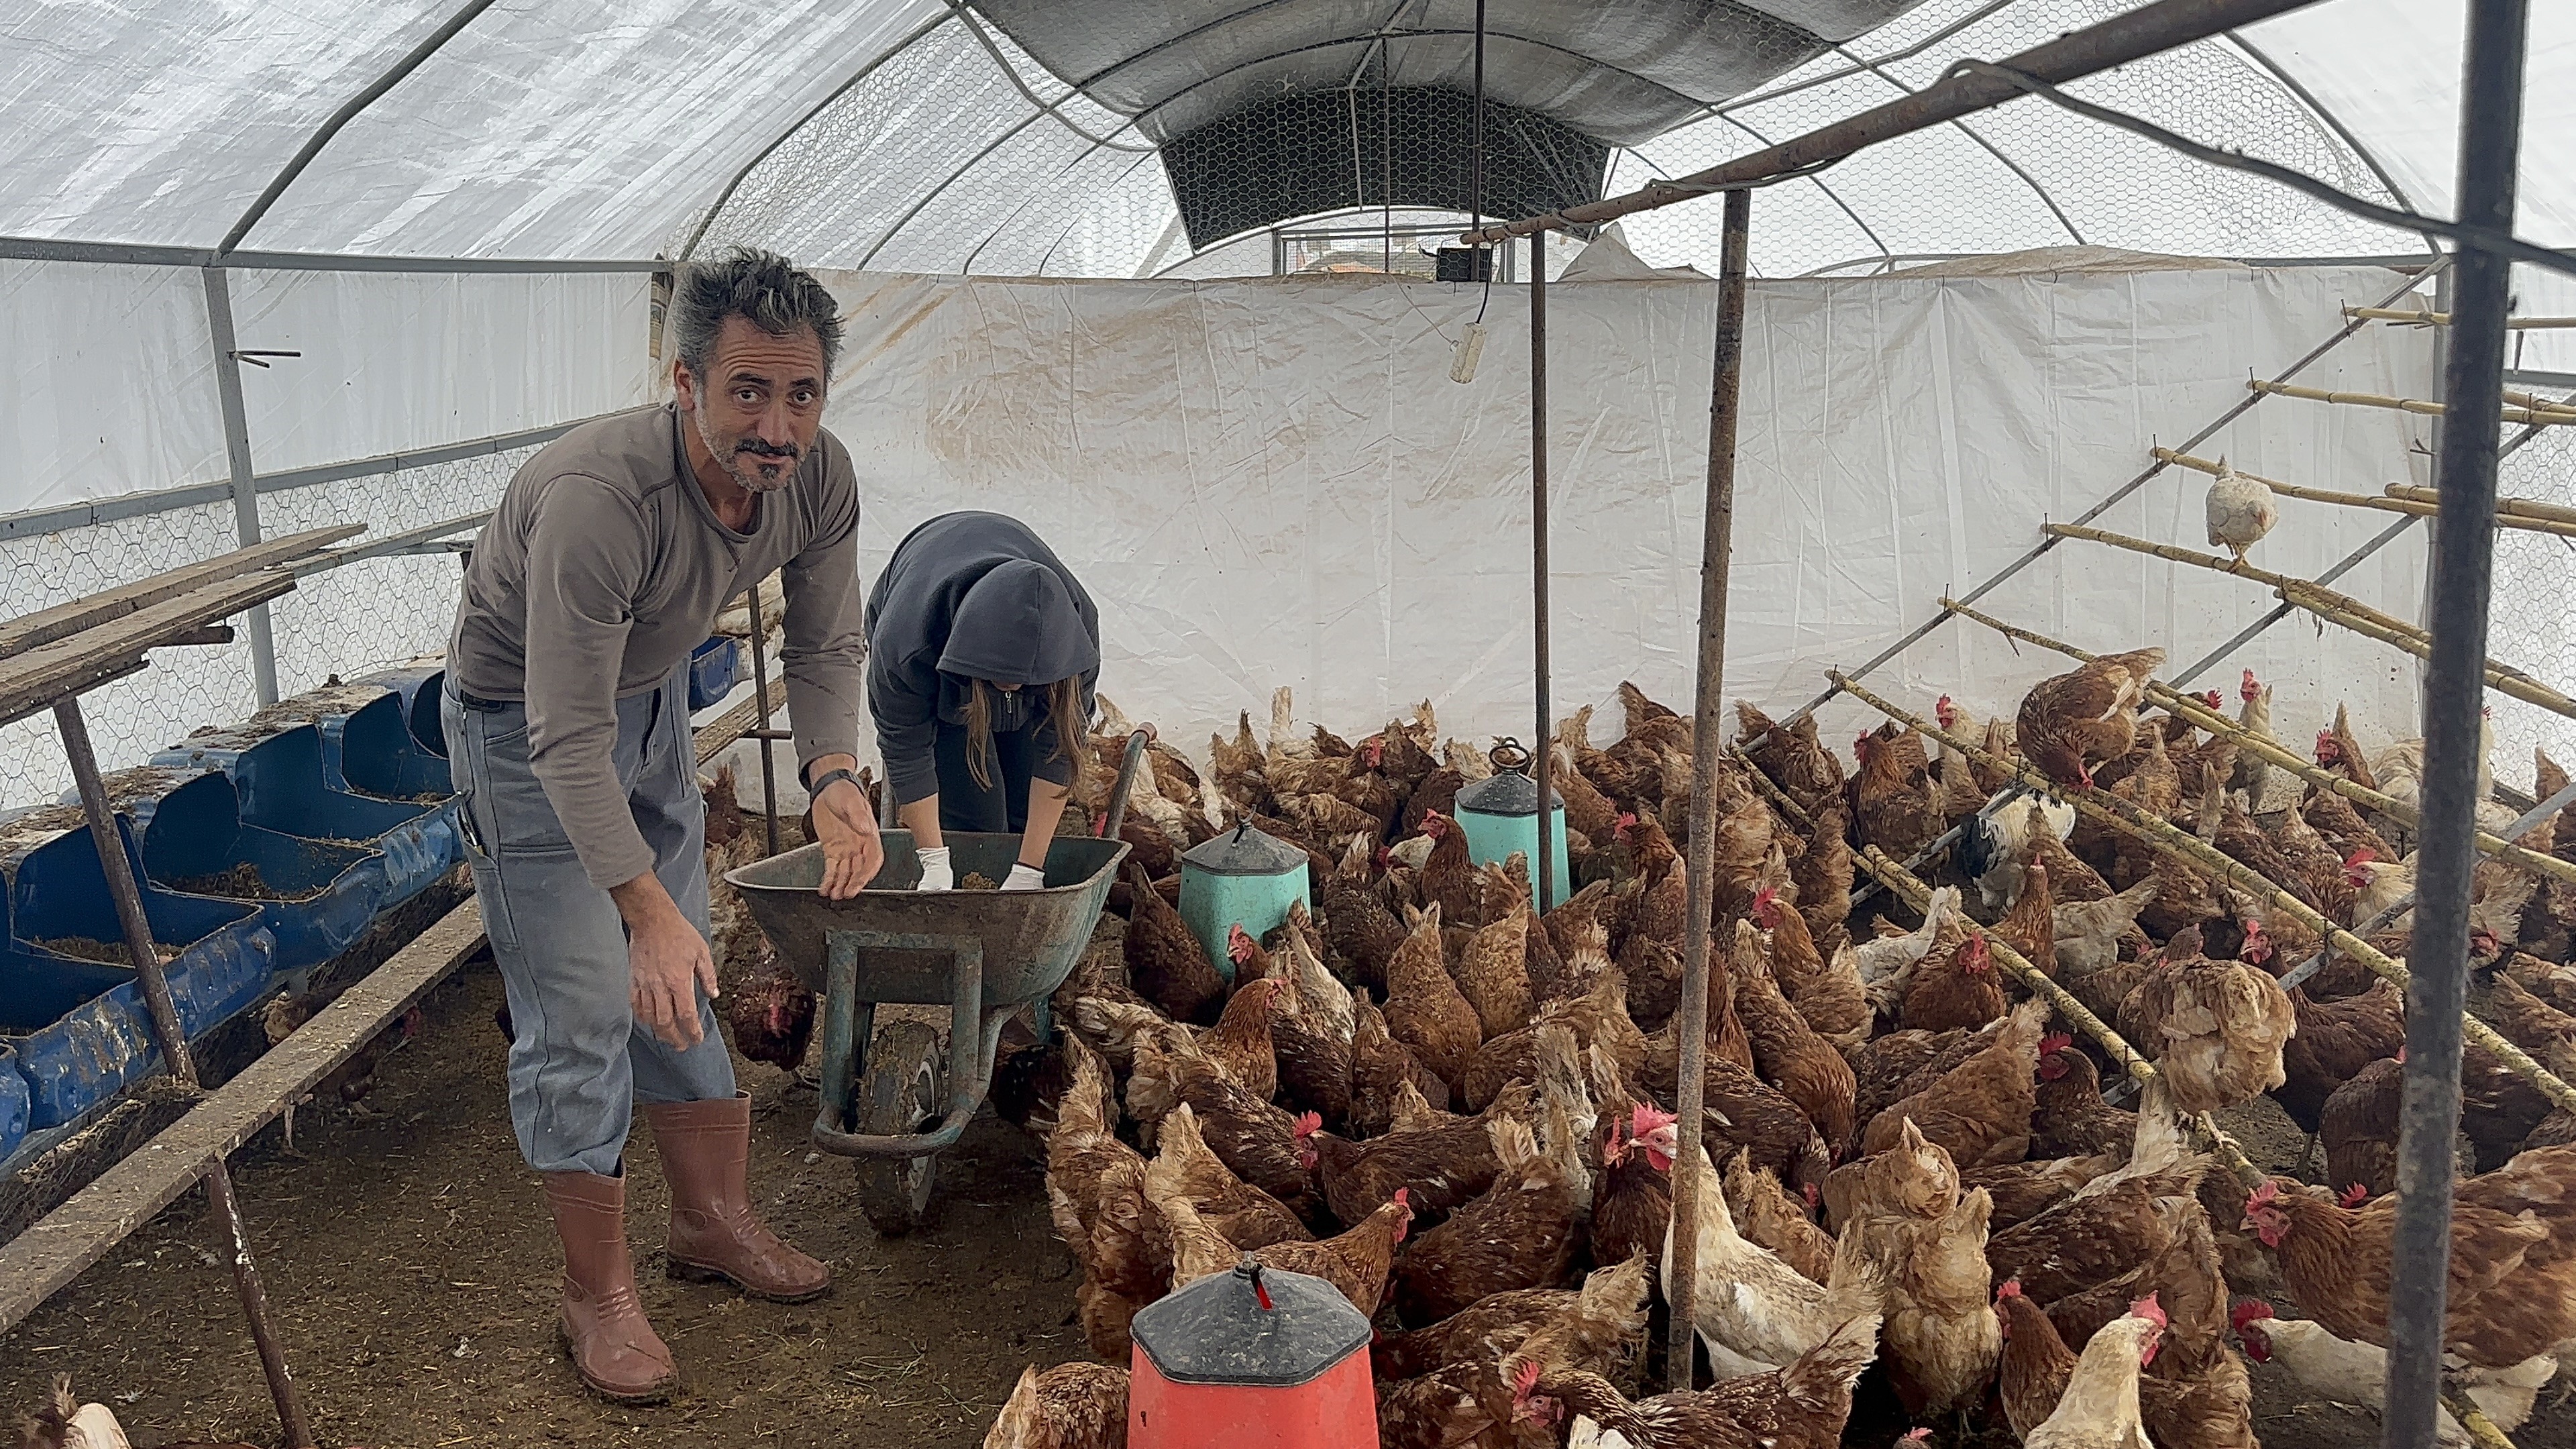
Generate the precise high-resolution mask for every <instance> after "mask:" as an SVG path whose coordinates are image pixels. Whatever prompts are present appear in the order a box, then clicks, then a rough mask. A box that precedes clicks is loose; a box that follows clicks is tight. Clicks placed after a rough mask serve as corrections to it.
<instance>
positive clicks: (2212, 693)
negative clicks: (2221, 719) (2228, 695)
mask: <svg viewBox="0 0 2576 1449" xmlns="http://www.w3.org/2000/svg"><path fill="white" fill-rule="evenodd" d="M2200 697H2201V699H2202V700H2203V701H2204V702H2206V703H2207V704H2208V705H2209V707H2210V708H2211V709H2216V708H2218V701H2219V699H2220V695H2219V693H2218V691H2217V690H2214V689H2207V690H2203V691H2201V695H2200Z"/></svg>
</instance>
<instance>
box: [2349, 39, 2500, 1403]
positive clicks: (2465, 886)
mask: <svg viewBox="0 0 2576 1449" xmlns="http://www.w3.org/2000/svg"><path fill="white" fill-rule="evenodd" d="M2527 19H2528V16H2527V14H2526V11H2525V0H2474V3H2472V4H2471V5H2470V6H2469V38H2468V52H2467V56H2466V58H2465V60H2464V62H2463V65H2462V74H2461V78H2460V184H2459V211H2460V219H2461V220H2462V221H2463V222H2468V223H2471V224H2474V225H2481V226H2489V227H2495V228H2498V229H2499V232H2501V231H2502V230H2503V229H2507V228H2510V227H2511V226H2512V224H2513V208H2514V181H2515V175H2514V168H2515V166H2516V164H2517V162H2518V159H2519V156H2520V153H2521V142H2522V70H2523V50H2524V32H2525V28H2526V22H2527ZM2454 270H2455V271H2456V272H2457V273H2458V280H2457V281H2456V283H2455V284H2454V288H2453V291H2454V301H2453V304H2452V308H2451V336H2450V354H2449V356H2448V358H2447V359H2446V361H2445V365H2444V397H2445V400H2446V402H2447V403H2448V406H2449V409H2450V412H2449V415H2448V416H2447V417H2446V419H2445V422H2446V426H2445V427H2444V428H2443V429H2442V450H2441V454H2440V456H2439V458H2438V461H2437V465H2436V468H2435V480H2436V482H2437V483H2438V485H2439V487H2440V489H2441V497H2442V517H2444V518H2445V519H2448V520H2449V521H2450V522H2451V523H2452V524H2453V525H2454V526H2453V527H2449V528H2444V529H2441V530H2439V531H2438V532H2437V533H2436V534H2435V535H2434V556H2435V560H2436V566H2435V568H2434V571H2433V578H2432V589H2431V594H2432V607H2431V609H2430V610H2429V613H2430V616H2431V621H2432V622H2431V630H2430V632H2431V635H2432V649H2431V651H2430V652H2431V658H2430V659H2429V660H2428V666H2429V667H2428V668H2427V669H2426V671H2425V687H2424V781H2423V819H2422V821H2421V822H2420V825H2419V828H2418V836H2417V838H2418V841H2419V847H2418V849H2419V855H2418V863H2417V866H2416V886H2415V900H2416V905H2415V942H2416V946H2415V951H2414V954H2413V955H2412V957H2411V958H2410V959H2409V961H2408V963H2407V964H2408V966H2409V967H2410V968H2411V971H2412V975H2413V979H2412V980H2411V981H2410V982H2409V983H2408V985H2407V990H2406V1078H2405V1097H2404V1106H2403V1107H2402V1109H2401V1110H2400V1113H2399V1117H2398V1123H2399V1137H2398V1158H2397V1191H2398V1193H2399V1199H2398V1204H2397V1226H2396V1232H2395V1236H2394V1238H2393V1240H2392V1242H2391V1244H2390V1247H2391V1250H2392V1252H2393V1254H2394V1256H2395V1260H2396V1264H2397V1271H2396V1275H2395V1279H2394V1281H2393V1282H2392V1283H2391V1285H2390V1290H2389V1297H2388V1333H2389V1339H2388V1412H2387V1415H2386V1418H2385V1420H2384V1427H2383V1428H2382V1430H2381V1435H2382V1437H2381V1440H2380V1442H2381V1443H2382V1444H2385V1445H2387V1446H2389V1449H2407V1446H2413V1445H2418V1444H2429V1443H2431V1442H2433V1422H2434V1409H2435V1408H2436V1407H2437V1401H2438V1399H2439V1397H2440V1393H2441V1387H2442V1384H2441V1377H2442V1339H2443V1327H2444V1297H2445V1290H2446V1288H2447V1286H2448V1283H2447V1278H2448V1274H2449V1269H2450V1259H2451V1189H2452V1179H2453V1174H2454V1173H2455V1172H2456V1170H2457V1164H2456V1162H2455V1160H2454V1151H2455V1146H2454V1144H2455V1143H2456V1142H2457V1140H2458V1132H2459V1120H2460V1034H2461V1025H2460V1017H2461V1014H2462V1012H2463V1011H2465V1010H2466V1009H2467V998H2468V974H2469V963H2468V942H2469V872H2470V869H2471V867H2472V866H2473V865H2474V864H2475V863H2476V859H2477V857H2476V854H2475V852H2474V850H2473V849H2472V840H2471V831H2472V830H2473V829H2474V827H2475V823H2476V822H2475V813H2476V809H2477V770H2478V756H2479V743H2480V741H2479V726H2480V722H2481V721H2480V705H2481V704H2482V703H2483V701H2484V699H2485V688H2484V685H2485V673H2486V652H2487V602H2488V593H2489V589H2490V586H2491V585H2492V583H2493V581H2494V580H2493V569H2494V564H2495V531H2494V529H2493V528H2492V527H2491V526H2490V525H2489V523H2488V520H2489V518H2490V517H2492V515H2493V514H2494V512H2495V491H2496V488H2495V483H2496V445H2497V440H2496V434H2497V431H2498V424H2497V418H2498V416H2499V412H2498V410H2499V409H2500V408H2501V407H2502V406H2503V403H2504V397H2503V390H2504V348H2505V341H2506V337H2505V325H2504V324H2505V313H2506V310H2507V307H2508V305H2509V304H2510V302H2511V293H2512V285H2513V268H2512V264H2511V263H2509V262H2507V261H2506V260H2505V259H2504V258H2503V257H2501V256H2498V255H2495V254H2493V253H2490V252H2488V251H2486V250H2484V249H2483V248H2480V247H2478V246H2476V245H2474V244H2468V243H2464V244H2462V246H2461V247H2460V251H2459V260H2458V262H2457V264H2456V266H2455V268H2454Z"/></svg>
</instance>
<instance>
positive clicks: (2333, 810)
mask: <svg viewBox="0 0 2576 1449" xmlns="http://www.w3.org/2000/svg"><path fill="white" fill-rule="evenodd" d="M2299 815H2300V817H2301V818H2302V819H2304V820H2306V821H2307V823H2308V824H2309V825H2310V826H2312V827H2314V828H2315V830H2316V832H2317V833H2318V834H2319V835H2322V836H2324V837H2325V839H2326V843H2327V844H2328V845H2330V846H2332V847H2334V849H2335V850H2336V851H2337V852H2338V853H2340V854H2341V855H2342V856H2343V857H2344V858H2345V860H2347V861H2349V860H2351V858H2352V856H2353V854H2354V853H2355V852H2357V851H2364V850H2367V851H2369V852H2370V854H2369V855H2368V856H2366V857H2364V859H2367V860H2381V861H2388V860H2395V859H2397V852H2396V851H2394V850H2392V849H2390V848H2389V845H2388V842H2387V841H2386V840H2385V839H2382V838H2381V836H2380V834H2379V832H2378V831H2376V830H2373V829H2371V828H2370V826H2369V825H2368V824H2367V823H2366V822H2364V821H2363V820H2362V818H2361V812H2360V811H2358V810H2356V809H2354V808H2353V805H2352V802H2351V801H2349V800H2346V799H2345V798H2343V797H2342V796H2341V795H2338V794H2336V793H2334V792H2333V791H2332V790H2318V789H2314V788H2311V789H2310V790H2309V792H2308V798H2307V801H2306V803H2304V804H2302V805H2301V806H2300V807H2299Z"/></svg>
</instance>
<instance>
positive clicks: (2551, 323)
mask: <svg viewBox="0 0 2576 1449" xmlns="http://www.w3.org/2000/svg"><path fill="white" fill-rule="evenodd" d="M2343 315H2345V316H2347V317H2367V318H2369V319H2371V320H2372V321H2375V322H2395V323H2398V324H2400V325H2403V326H2408V327H2448V326H2450V325H2451V314H2450V313H2448V312H2434V311H2430V310H2427V309H2424V308H2420V307H2418V308H2411V309H2403V308H2396V307H2346V308H2344V309H2343ZM2504 325H2505V326H2507V327H2510V328H2512V329H2514V330H2515V331H2517V332H2519V331H2525V330H2528V329H2533V328H2550V327H2576V317H2507V318H2506V319H2505V320H2504Z"/></svg>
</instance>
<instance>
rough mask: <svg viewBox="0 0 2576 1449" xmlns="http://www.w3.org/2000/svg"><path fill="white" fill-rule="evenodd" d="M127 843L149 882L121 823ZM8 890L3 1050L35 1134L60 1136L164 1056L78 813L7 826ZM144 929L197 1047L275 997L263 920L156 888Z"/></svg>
mask: <svg viewBox="0 0 2576 1449" xmlns="http://www.w3.org/2000/svg"><path fill="white" fill-rule="evenodd" d="M117 837H118V840H119V842H120V844H121V846H122V848H123V849H124V851H125V853H126V859H127V862H128V864H129V865H130V866H131V867H132V868H133V870H134V872H135V874H136V876H137V877H138V878H140V877H141V876H142V874H143V871H142V863H141V861H140V860H139V859H138V858H137V857H138V855H139V852H137V851H136V849H135V847H134V840H133V836H132V834H131V832H130V829H129V827H128V826H127V824H126V822H125V820H124V819H123V818H122V817H119V818H118V820H117ZM0 886H5V890H0V897H5V899H6V901H7V904H8V912H7V915H8V923H7V924H8V931H9V939H8V941H7V944H6V945H5V947H0V1036H5V1037H7V1038H9V1040H8V1042H7V1044H8V1045H9V1046H10V1047H11V1048H13V1049H14V1051H15V1054H16V1057H17V1064H18V1070H19V1072H20V1073H21V1074H22V1075H23V1076H24V1078H25V1079H26V1082H27V1084H28V1087H29V1096H30V1112H29V1125H30V1127H32V1128H44V1127H56V1126H60V1125H62V1124H63V1123H65V1122H69V1121H72V1120H73V1119H75V1118H77V1117H79V1116H80V1114H81V1113H83V1112H85V1111H87V1110H89V1109H90V1108H91V1107H93V1106H96V1105H97V1104H98V1103H100V1102H102V1101H105V1100H106V1099H107V1098H109V1097H112V1096H114V1095H115V1094H116V1093H117V1092H119V1091H121V1090H123V1089H124V1087H125V1086H126V1085H127V1084H128V1083H130V1082H133V1081H136V1080H138V1079H140V1078H142V1077H144V1076H146V1075H148V1074H150V1073H152V1072H154V1071H157V1070H159V1068H160V1051H159V1049H158V1048H157V1047H156V1046H155V1045H154V1044H153V1039H152V1023H151V1017H150V1015H149V1013H148V1012H146V1010H145V1009H144V1005H143V992H142V988H141V986H140V984H138V983H137V982H136V981H135V979H134V971H133V968H132V965H131V963H130V962H128V961H127V959H126V956H125V948H124V945H123V941H124V932H123V929H122V927H121V926H120V925H119V924H118V922H117V918H116V904H115V901H114V899H113V898H112V897H110V896H109V894H108V889H107V872H106V871H105V870H103V869H102V868H101V867H100V865H99V859H98V852H97V850H96V849H95V848H93V846H92V844H91V841H90V835H89V827H88V825H87V824H86V823H85V822H84V821H83V819H82V817H81V813H80V811H79V809H78V808H77V807H62V808H56V809H51V810H40V811H35V812H32V813H30V814H27V815H23V816H20V817H19V818H17V819H15V820H12V821H10V822H8V823H7V824H6V825H5V826H0ZM143 915H144V919H145V921H146V922H147V923H148V924H149V925H150V927H151V929H152V938H153V943H154V944H155V945H156V946H158V947H159V948H160V949H161V951H162V952H163V953H164V960H163V962H162V969H163V971H164V973H165V974H166V975H167V976H168V978H169V982H170V996H171V1004H172V1005H173V1006H174V1007H175V1008H176V1009H177V1011H178V1013H179V1025H180V1029H181V1030H182V1031H184V1032H186V1033H187V1035H188V1036H189V1037H190V1038H191V1039H194V1038H196V1037H199V1036H202V1035H203V1034H205V1033H206V1032H207V1031H209V1030H211V1029H213V1028H214V1027H216V1026H217V1025H220V1024H221V1023H222V1022H223V1021H224V1020H225V1019H226V1018H228V1017H230V1016H232V1015H233V1014H234V1013H235V1012H238V1011H240V1010H241V1009H243V1008H244V1007H247V1006H250V1005H252V1004H254V1003H256V1002H258V1001H259V1000H260V999H261V998H263V997H264V996H266V995H267V994H268V985H269V976H270V972H271V965H272V962H273V960H274V957H275V949H276V947H275V938H274V937H272V936H271V935H270V934H269V932H268V930H267V928H266V927H264V926H263V925H261V924H260V920H259V913H258V912H257V911H255V910H253V909H251V908H250V907H248V906H245V905H241V904H238V903H235V902H230V901H218V900H209V899H207V898H205V897H203V896H191V895H182V894H179V893H176V892H172V891H166V890H162V889H160V888H158V887H156V886H153V885H151V884H149V883H148V882H147V883H145V884H144V887H143Z"/></svg>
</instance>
